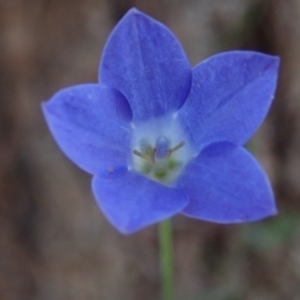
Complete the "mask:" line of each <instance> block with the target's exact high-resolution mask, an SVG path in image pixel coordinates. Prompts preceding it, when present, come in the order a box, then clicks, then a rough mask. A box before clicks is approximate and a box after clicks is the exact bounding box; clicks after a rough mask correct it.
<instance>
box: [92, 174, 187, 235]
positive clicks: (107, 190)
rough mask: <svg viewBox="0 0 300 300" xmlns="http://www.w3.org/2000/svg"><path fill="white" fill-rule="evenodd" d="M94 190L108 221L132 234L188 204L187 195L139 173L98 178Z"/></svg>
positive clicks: (122, 230) (124, 231) (94, 183)
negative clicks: (112, 177)
mask: <svg viewBox="0 0 300 300" xmlns="http://www.w3.org/2000/svg"><path fill="white" fill-rule="evenodd" d="M92 188H93V192H94V195H95V197H96V200H97V202H98V204H99V206H100V208H101V209H102V211H103V213H104V215H105V216H106V217H107V219H108V220H109V221H110V222H111V223H112V224H113V225H114V226H115V227H116V228H117V229H118V230H119V231H120V232H121V233H124V234H129V233H133V232H136V231H138V230H140V229H142V228H144V227H146V226H148V225H151V224H154V223H156V222H159V221H161V220H164V219H166V218H169V217H171V216H173V215H175V214H177V213H178V212H180V211H181V210H182V209H183V208H184V207H185V206H186V204H187V203H188V197H187V195H186V194H185V193H183V192H181V191H179V190H177V189H174V188H170V187H167V186H165V185H161V184H159V183H157V182H155V181H152V180H149V179H147V178H146V177H144V176H142V175H139V174H137V173H135V172H128V173H126V174H125V175H124V176H122V177H118V178H114V179H104V178H100V177H97V176H96V177H94V179H93V182H92Z"/></svg>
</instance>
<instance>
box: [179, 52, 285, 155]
mask: <svg viewBox="0 0 300 300" xmlns="http://www.w3.org/2000/svg"><path fill="white" fill-rule="evenodd" d="M278 66H279V59H278V58H277V57H274V56H270V55H265V54H261V53H257V52H252V51H231V52H224V53H221V54H218V55H215V56H212V57H211V58H209V59H207V60H205V61H204V62H202V63H200V64H198V65H197V66H196V67H195V68H194V69H193V82H192V88H191V91H190V94H189V96H188V99H187V100H186V102H185V104H184V106H183V107H182V108H181V109H180V111H179V113H178V117H179V118H180V120H181V122H182V124H183V126H184V127H185V129H186V131H187V133H188V134H189V135H190V139H191V141H192V143H193V144H194V146H195V147H196V148H197V149H198V150H201V149H203V148H204V147H205V146H206V145H209V144H211V143H214V142H220V141H228V142H232V143H234V144H237V145H243V144H244V143H245V142H246V141H247V140H248V139H249V138H250V137H251V136H252V134H253V133H254V132H255V131H256V129H257V128H258V126H259V125H260V124H261V123H262V121H263V120H264V118H265V117H266V114H267V112H268V110H269V107H270V104H271V102H272V99H273V97H274V93H275V88H276V82H277V75H278Z"/></svg>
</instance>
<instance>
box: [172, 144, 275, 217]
mask: <svg viewBox="0 0 300 300" xmlns="http://www.w3.org/2000/svg"><path fill="white" fill-rule="evenodd" d="M176 187H177V188H179V189H181V190H183V191H184V192H186V193H187V194H188V196H189V197H190V202H189V204H188V205H187V206H186V207H185V209H184V210H183V213H184V214H186V215H187V216H190V217H193V218H197V219H201V220H206V221H211V222H217V223H239V222H249V221H255V220H259V219H262V218H265V217H267V216H270V215H274V214H275V213H276V207H275V202H274V197H273V193H272V190H271V187H270V184H269V181H268V179H267V177H266V175H265V173H264V171H263V170H262V169H261V167H260V166H259V164H258V163H257V161H256V160H255V159H254V158H253V157H252V156H251V155H250V154H249V153H248V152H247V151H246V150H245V149H243V148H241V147H239V146H235V145H233V144H229V143H222V142H221V143H216V144H212V145H210V146H208V147H207V148H205V149H204V150H203V151H202V152H201V153H200V154H199V156H198V157H196V158H195V159H194V160H193V161H191V162H190V163H189V165H188V166H187V167H186V168H185V170H184V171H183V173H182V175H181V177H180V178H179V179H178V182H177V185H176Z"/></svg>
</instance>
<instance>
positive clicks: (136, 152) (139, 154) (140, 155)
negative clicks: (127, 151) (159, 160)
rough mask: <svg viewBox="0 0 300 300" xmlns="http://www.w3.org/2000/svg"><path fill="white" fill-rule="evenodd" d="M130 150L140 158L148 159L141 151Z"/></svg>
mask: <svg viewBox="0 0 300 300" xmlns="http://www.w3.org/2000/svg"><path fill="white" fill-rule="evenodd" d="M132 152H133V154H135V155H137V156H139V157H141V158H143V159H146V160H149V157H148V156H147V155H145V154H143V153H141V152H140V151H138V150H133V151H132Z"/></svg>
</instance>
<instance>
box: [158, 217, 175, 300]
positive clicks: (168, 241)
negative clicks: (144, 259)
mask: <svg viewBox="0 0 300 300" xmlns="http://www.w3.org/2000/svg"><path fill="white" fill-rule="evenodd" d="M159 244H160V268H161V282H162V291H163V298H162V299H163V300H173V299H174V291H173V289H174V285H173V244H172V224H171V220H165V221H163V222H161V223H160V224H159Z"/></svg>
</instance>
